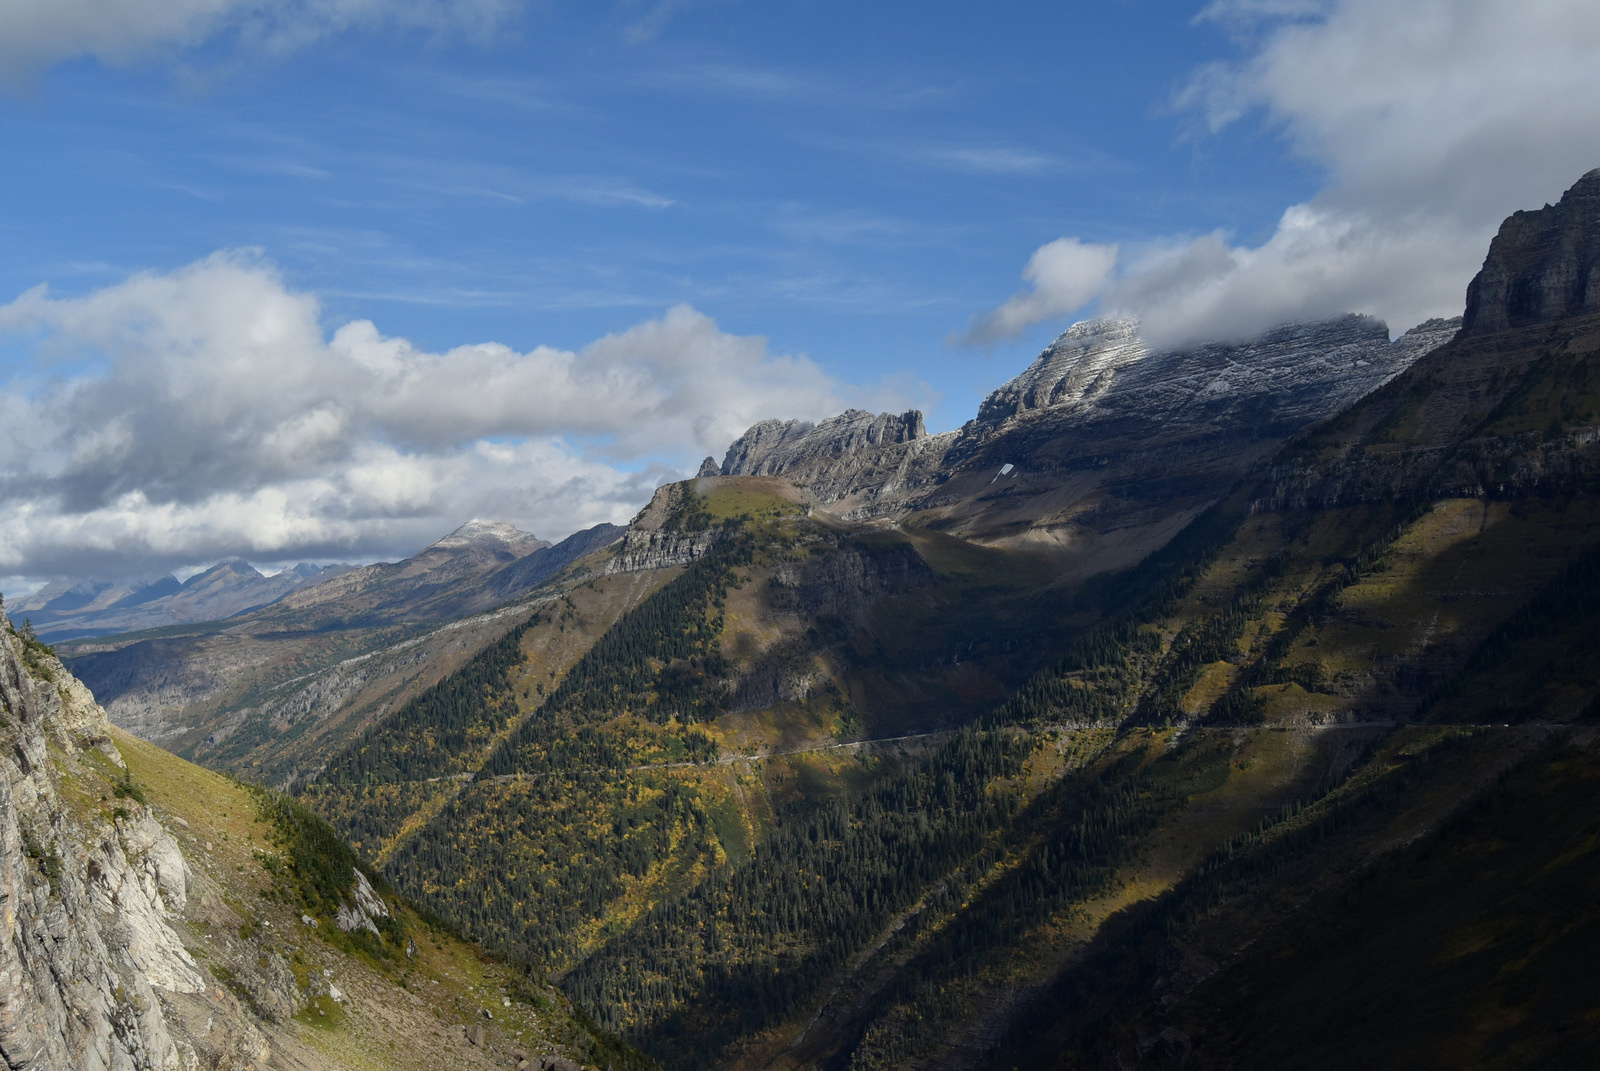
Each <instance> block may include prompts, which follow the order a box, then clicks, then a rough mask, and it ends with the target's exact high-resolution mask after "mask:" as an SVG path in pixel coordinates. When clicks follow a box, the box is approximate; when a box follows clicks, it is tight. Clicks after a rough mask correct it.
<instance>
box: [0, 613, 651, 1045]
mask: <svg viewBox="0 0 1600 1071" xmlns="http://www.w3.org/2000/svg"><path fill="white" fill-rule="evenodd" d="M0 745H3V746H0V1059H3V1060H4V1064H5V1066H6V1067H8V1068H11V1069H14V1071H22V1069H29V1071H46V1069H50V1071H54V1069H66V1068H72V1069H79V1071H136V1069H145V1068H149V1069H161V1071H180V1069H182V1071H188V1069H196V1068H202V1067H204V1068H224V1069H232V1068H239V1069H245V1068H284V1069H296V1071H301V1069H305V1071H309V1069H320V1068H327V1069H332V1068H347V1067H353V1066H361V1067H375V1068H384V1067H392V1068H437V1067H462V1068H466V1067H481V1068H488V1067H500V1068H517V1067H520V1068H523V1069H524V1071H529V1069H534V1068H541V1069H558V1068H576V1067H578V1066H579V1065H580V1063H594V1062H596V1061H599V1062H600V1063H603V1064H607V1065H609V1064H612V1063H615V1062H616V1061H617V1060H618V1059H621V1058H624V1057H625V1055H626V1054H625V1053H623V1052H622V1050H620V1049H619V1050H615V1051H613V1050H608V1049H606V1048H605V1046H604V1045H603V1044H602V1043H600V1042H597V1041H596V1039H595V1038H594V1037H592V1036H591V1035H590V1034H589V1033H588V1032H587V1031H586V1030H584V1029H583V1028H582V1027H580V1026H578V1025H577V1024H576V1023H574V1022H573V1020H572V1017H571V1015H570V1012H569V1011H568V1006H567V1004H566V1002H565V1000H564V999H562V998H561V997H560V996H559V995H557V994H556V993H555V992H554V991H553V990H550V989H548V988H546V987H545V986H544V985H543V984H542V983H540V982H538V981H536V980H534V979H532V978H530V977H529V976H527V975H526V974H523V973H519V972H518V971H516V970H512V969H508V968H504V967H499V966H496V965H494V964H492V963H490V962H488V961H486V960H484V959H483V958H481V957H480V956H479V955H478V954H477V953H476V952H475V951H474V950H473V949H471V948H470V947H469V946H466V945H464V944H462V943H461V942H459V941H457V940H455V939H453V938H450V937H448V936H446V935H444V934H442V933H440V932H438V931H437V930H435V929H433V928H432V927H430V926H429V925H427V924H426V923H424V922H423V921H422V920H421V919H419V918H417V917H416V916H415V914H414V913H412V912H411V911H410V910H409V909H408V908H406V907H405V906H404V905H403V904H402V903H401V902H400V901H398V900H397V899H395V897H394V895H393V892H392V891H391V890H389V889H388V887H387V885H386V884H385V883H383V882H382V879H381V878H378V877H377V875H376V872H370V873H371V875H372V876H371V877H369V876H368V874H369V872H368V870H366V869H365V868H364V864H362V863H360V861H359V860H357V859H356V857H355V856H354V855H353V854H352V853H351V852H350V851H349V849H348V848H346V847H344V846H343V845H342V843H340V842H339V841H338V839H337V837H335V836H334V835H333V834H332V832H331V831H330V830H329V829H328V828H327V827H326V826H325V825H323V824H322V823H321V822H320V821H318V820H317V819H315V818H313V817H312V816H311V815H310V814H309V813H308V812H305V811H304V809H303V808H300V807H298V806H297V805H295V804H293V803H292V802H290V801H287V800H284V799H282V798H280V797H274V796H271V795H270V794H267V793H263V792H260V791H259V790H251V789H248V788H246V787H245V786H243V785H241V784H239V783H238V782H234V781H230V780H228V779H226V778H223V777H220V776H218V775H216V774H212V773H210V772H208V771H205V770H201V769H200V768H198V767H194V766H190V765H189V764H188V763H185V762H182V761H180V760H178V759H175V758H173V757H172V756H171V755H168V754H166V753H165V752H162V751H160V750H159V749H157V748H155V747H153V746H151V745H148V744H145V743H143V742H142V741H138V740H135V739H134V738H132V737H129V736H127V735H126V734H122V733H121V732H120V731H119V730H116V729H114V728H113V727H112V726H111V725H110V723H109V722H108V721H107V720H106V716H105V713H104V711H102V710H101V708H100V707H99V706H98V705H97V704H96V703H95V701H94V698H93V696H91V695H90V694H89V692H88V690H87V689H86V688H85V687H84V686H83V685H82V684H80V683H79V682H78V681H77V680H76V679H75V678H74V677H73V676H72V675H71V674H70V673H68V672H67V671H66V669H65V668H64V667H63V666H62V664H61V663H60V661H58V660H57V659H56V658H55V656H54V654H53V653H52V652H51V650H50V649H49V648H48V647H46V646H45V645H43V644H42V643H40V642H39V641H38V640H37V639H35V638H34V637H33V636H32V634H31V632H30V631H28V630H26V629H25V630H23V631H21V632H19V631H18V630H16V629H15V628H13V627H12V625H11V623H10V621H9V620H8V619H7V618H5V616H4V615H3V614H0Z"/></svg>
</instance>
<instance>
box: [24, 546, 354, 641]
mask: <svg viewBox="0 0 1600 1071" xmlns="http://www.w3.org/2000/svg"><path fill="white" fill-rule="evenodd" d="M351 568H353V566H349V565H327V566H316V565H308V564H306V563H304V562H302V563H301V564H299V565H296V566H295V567H294V568H292V569H285V570H283V571H282V572H280V573H274V574H273V575H271V576H264V575H262V573H261V572H259V571H258V570H257V569H255V568H254V567H252V566H251V565H250V564H249V563H248V562H245V561H242V560H240V559H238V558H233V559H229V560H227V561H222V562H218V563H217V564H216V565H213V566H212V567H211V568H209V569H207V570H205V571H204V572H200V573H196V574H195V575H194V576H191V577H190V578H189V579H188V580H185V581H183V582H182V583H179V582H178V579H177V578H176V577H173V576H164V577H161V578H160V579H157V580H148V581H133V582H127V581H124V582H113V581H107V580H79V581H57V582H55V583H51V584H47V585H45V586H44V587H43V588H40V589H39V590H38V591H36V592H34V593H33V594H32V595H30V596H28V597H27V598H25V599H19V600H17V601H16V602H14V603H10V604H8V606H7V609H8V610H9V611H10V612H11V613H12V614H13V615H14V616H15V617H16V618H17V619H18V620H19V621H20V620H22V619H24V618H26V619H27V620H29V621H31V622H32V623H33V627H34V630H35V631H36V632H37V633H38V634H39V635H40V636H41V637H43V638H45V639H48V640H67V639H75V638H78V637H82V636H100V635H104V634H107V633H113V632H133V631H136V630H139V629H150V628H161V627H164V626H167V625H182V624H191V623H193V622H196V621H214V620H217V619H218V618H224V617H232V616H233V615H234V614H237V613H243V612H244V611H246V610H253V609H255V608H257V607H259V606H265V605H267V604H268V603H272V602H276V601H277V600H278V599H281V598H283V597H284V596H285V595H287V594H289V593H290V592H291V591H299V590H300V589H301V588H304V587H309V586H311V585H313V584H320V583H322V582H323V581H324V580H328V579H330V578H331V577H335V576H338V575H339V574H340V573H343V572H346V571H348V570H350V569H351Z"/></svg>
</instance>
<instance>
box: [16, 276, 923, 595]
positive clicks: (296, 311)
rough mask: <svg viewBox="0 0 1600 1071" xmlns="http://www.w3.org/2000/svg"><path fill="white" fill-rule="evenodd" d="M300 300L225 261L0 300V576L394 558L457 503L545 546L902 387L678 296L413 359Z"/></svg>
mask: <svg viewBox="0 0 1600 1071" xmlns="http://www.w3.org/2000/svg"><path fill="white" fill-rule="evenodd" d="M320 314H321V309H320V307H319V304H318V302H317V300H316V298H315V296H314V295H311V294H306V293H298V292H295V291H293V290H291V289H289V288H288V287H286V286H285V285H284V282H283V280H282V279H281V278H280V277H279V276H278V274H277V273H276V271H275V270H274V269H273V267H272V266H271V265H270V264H268V263H266V262H264V261H263V260H262V259H260V258H259V257H258V256H256V255H253V254H249V253H238V252H225V253H218V254H215V255H213V256H211V257H209V258H207V259H205V260H203V261H200V262H198V263H195V264H192V265H189V266H188V267H185V268H183V269H181V270H178V271H174V272H171V273H167V274H157V273H146V274H141V275H137V276H135V277H133V278H130V279H128V280H126V281H124V282H122V283H119V284H117V285H114V286H111V287H108V288H106V289H104V290H100V291H98V292H95V293H92V294H89V295H87V296H85V297H73V298H57V297H53V296H52V295H51V294H50V293H49V291H48V290H46V289H45V288H43V287H40V288H37V289H34V290H31V291H29V292H27V293H25V294H23V295H22V296H21V297H19V298H17V299H16V300H15V301H13V302H12V303H11V304H9V305H6V306H3V307H0V341H3V342H5V343H6V344H7V345H8V346H10V347H12V348H15V347H17V346H19V345H21V346H25V347H31V352H33V353H34V354H35V360H34V362H33V363H32V364H31V365H30V366H29V367H28V368H27V369H26V370H25V371H24V372H23V373H22V374H20V375H18V376H15V377H14V378H13V379H12V380H11V381H9V382H8V383H6V384H5V385H4V386H3V387H0V573H13V574H19V575H45V574H49V575H63V574H79V575H82V574H99V575H116V574H120V573H133V572H149V571H150V570H151V569H154V568H169V567H173V566H178V565H183V564H186V563H192V562H198V561H206V560H215V559H216V558H219V557H224V556H228V555H233V554H240V555H244V556H246V557H249V558H251V559H253V560H257V561H282V560H287V559H291V558H295V557H304V558H332V557H360V558H372V557H392V556H397V555H400V554H405V553H410V552H412V551H414V550H416V549H417V548H419V547H420V546H422V545H423V544H425V543H426V542H428V541H430V540H432V539H434V538H437V537H438V536H439V535H442V534H443V533H444V532H446V531H448V530H449V529H450V528H453V527H454V526H455V525H456V524H459V523H460V522H461V521H463V520H466V519H467V518H469V517H474V516H482V517H496V518H503V519H506V520H510V521H512V522H514V523H517V524H519V525H521V526H523V527H525V528H528V529H530V530H533V531H536V532H538V533H539V534H540V535H544V536H547V537H559V536H561V535H565V534H566V533H568V532H571V531H573V530H575V529H577V528H579V527H583V526H587V525H591V524H595V523H598V522H600V521H606V520H609V521H623V520H626V518H627V517H628V516H629V515H630V514H631V513H632V512H633V511H634V510H635V509H637V508H638V506H639V505H640V504H641V503H642V502H643V501H644V500H645V499H646V498H648V496H649V494H650V492H651V491H652V490H653V489H654V487H655V486H657V485H658V484H659V483H661V482H663V481H665V480H667V479H673V478H677V477H678V476H680V475H681V474H683V473H684V472H685V471H686V470H690V469H692V468H693V467H694V466H695V465H696V464H697V463H698V461H699V459H700V458H701V457H703V456H705V455H706V454H717V455H719V456H720V454H721V453H722V451H723V450H724V449H726V447H727V445H728V443H729V442H730V441H731V440H732V439H733V438H734V437H736V436H737V435H738V434H740V433H741V432H742V431H743V430H744V429H745V428H746V427H748V426H749V425H750V424H752V423H754V422H755V421H756V420H759V419H763V418H766V417H771V416H798V417H808V418H817V417H822V416H825V415H829V414H831V413H835V412H838V411H839V410H840V409H842V408H844V407H845V406H846V405H848V404H851V403H853V402H859V403H865V404H884V405H904V404H905V403H906V401H907V399H906V397H905V396H904V393H903V392H900V391H894V390H889V389H884V390H880V391H879V392H877V394H876V395H873V394H870V393H869V394H863V393H862V392H859V391H855V390H852V389H849V388H846V387H843V386H841V385H840V384H838V383H837V382H835V381H834V380H833V379H832V378H831V377H829V376H828V375H827V374H826V373H825V372H823V371H822V370H821V369H820V368H819V367H818V366H817V365H815V364H814V363H813V362H811V361H809V360H808V359H806V358H804V357H794V356H783V355H777V354H772V353H770V352H768V349H767V346H766V342H765V340H763V339H761V338H757V337H751V336H736V335H731V334H728V333H726V332H724V331H722V330H720V329H719V328H718V327H717V325H716V323H715V322H714V321H712V320H711V319H710V318H709V317H707V316H705V315H704V314H702V313H700V312H697V311H696V310H694V309H692V308H690V307H688V306H678V307H676V308H673V309H671V310H669V311H667V312H666V313H665V314H664V315H663V316H661V317H660V318H658V319H654V320H650V321H648V322H646V323H642V324H639V325H637V326H635V327H632V328H629V329H628V330H626V331H623V332H620V333H617V334H612V335H607V336H606V337H604V338H601V339H598V340H596V341H594V342H592V343H590V344H589V345H587V346H585V347H583V348H582V349H579V350H576V351H573V350H565V349H559V348H555V347H549V346H540V347H537V348H535V349H533V350H530V351H527V352H519V351H517V350H514V349H511V348H510V347H507V346H503V345H500V344H497V343H483V344H478V345H469V346H460V347H457V348H455V349H452V350H450V351H448V352H446V353H430V352H427V351H425V350H422V349H419V348H418V347H416V346H414V345H412V344H411V343H410V342H408V341H407V340H405V339H403V338H392V337H387V336H385V335H383V334H382V333H381V332H380V331H379V330H378V328H377V327H376V326H375V325H374V324H372V323H370V322H368V321H365V320H358V321H354V322H351V323H347V324H344V325H343V326H341V327H339V328H338V329H337V330H335V331H333V333H332V334H331V336H330V335H328V334H327V333H325V331H324V329H323V327H322V326H321V323H320V321H319V317H320Z"/></svg>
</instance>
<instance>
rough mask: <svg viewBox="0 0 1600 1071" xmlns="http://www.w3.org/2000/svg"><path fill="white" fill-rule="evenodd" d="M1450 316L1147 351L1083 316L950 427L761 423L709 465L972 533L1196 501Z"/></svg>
mask: <svg viewBox="0 0 1600 1071" xmlns="http://www.w3.org/2000/svg"><path fill="white" fill-rule="evenodd" d="M1458 326H1459V325H1458V322H1457V321H1451V320H1430V321H1429V322H1428V323H1425V324H1422V325H1420V326H1419V327H1417V328H1414V329H1413V330H1411V331H1409V332H1407V333H1406V334H1405V335H1402V336H1401V337H1400V338H1399V339H1396V340H1394V341H1392V342H1391V341H1390V339H1389V333H1388V329H1387V328H1386V327H1385V326H1384V325H1383V324H1382V323H1381V322H1379V321H1376V320H1373V319H1370V318H1368V317H1362V316H1344V317H1339V318H1337V319H1334V320H1327V321H1319V322H1313V323H1297V324H1289V325H1285V326H1283V327H1280V328H1277V329H1275V330H1273V331H1269V332H1267V333H1265V334H1263V335H1262V336H1260V337H1259V338H1256V339H1253V340H1251V341H1248V342H1244V343H1238V344H1231V343H1210V344H1205V345H1199V346H1190V347H1185V348H1183V349H1177V350H1164V351H1151V350H1149V349H1148V348H1147V347H1146V346H1145V344H1144V342H1143V341H1142V340H1141V339H1140V337H1139V334H1138V328H1137V325H1136V324H1135V323H1133V322H1132V321H1128V320H1095V321H1088V322H1085V323H1080V324H1075V325H1073V326H1072V327H1071V328H1070V329H1068V330H1067V331H1065V332H1064V333H1062V335H1061V336H1060V337H1059V338H1057V339H1056V340H1055V341H1054V342H1053V343H1052V344H1051V345H1050V346H1049V348H1047V349H1046V350H1045V351H1044V352H1043V353H1041V354H1040V355H1039V357H1038V358H1037V359H1036V360H1035V361H1034V362H1033V363H1032V364H1031V365H1030V366H1029V367H1028V368H1027V369H1026V370H1024V371H1023V372H1022V374H1021V375H1019V376H1017V377H1016V378H1014V379H1012V380H1011V381H1009V382H1007V383H1005V384H1004V385H1002V386H1001V387H999V388H998V389H997V390H995V391H994V392H993V393H991V394H990V395H989V396H988V397H987V398H986V399H984V402H983V404H982V405H981V406H980V408H979V410H978V415H977V417H976V418H975V419H974V420H971V421H969V422H968V423H967V424H966V425H964V426H963V427H962V428H961V429H960V430H959V431H957V432H950V433H945V434H943V435H931V436H930V435H927V434H926V432H925V429H924V428H923V425H922V420H921V415H920V414H917V413H907V414H904V415H902V416H898V417H896V416H893V415H891V414H879V415H878V416H873V415H872V414H868V413H863V412H860V411H858V410H852V411H850V412H847V413H845V414H843V415H841V416H839V417H835V418H834V419H832V420H827V421H823V422H821V423H820V424H816V425H811V424H807V423H802V422H798V421H764V422H762V423H760V424H757V425H755V426H754V427H752V428H751V429H750V430H749V431H748V432H746V433H745V434H744V435H743V436H741V437H740V438H739V439H738V440H737V441H736V442H735V443H734V444H733V446H732V447H730V449H729V451H728V456H727V458H726V460H725V461H724V462H723V471H724V472H725V473H729V474H737V473H746V472H749V473H763V474H770V475H779V476H783V477H785V478H787V479H789V480H791V481H793V482H794V483H796V484H798V485H800V486H802V487H804V488H806V489H807V490H808V491H809V492H811V493H812V494H813V495H815V496H816V499H817V500H818V502H819V503H821V504H822V505H824V506H825V507H827V508H828V509H830V510H831V511H833V512H835V513H837V514H839V515H840V516H842V517H844V518H846V519H849V520H867V519H872V518H891V519H893V518H898V517H900V516H903V515H905V514H907V513H910V512H912V511H932V512H933V513H934V514H935V518H934V519H935V520H936V522H937V523H939V524H941V525H942V526H945V527H948V528H951V529H952V530H955V531H958V532H960V533H961V534H966V535H969V536H973V537H977V538H982V539H1002V540H1003V539H1008V538H1013V537H1015V536H1017V535H1019V534H1023V533H1029V532H1032V533H1035V534H1037V533H1038V532H1039V531H1041V530H1048V529H1050V528H1051V527H1052V526H1055V527H1058V528H1059V527H1060V526H1061V525H1064V524H1069V523H1070V524H1074V525H1079V526H1081V525H1083V524H1090V525H1098V526H1099V527H1101V528H1111V527H1117V526H1124V527H1125V526H1126V525H1127V524H1128V523H1129V521H1130V520H1131V521H1134V522H1136V523H1146V522H1147V520H1148V518H1149V517H1157V516H1158V515H1164V516H1169V517H1170V516H1176V515H1178V514H1181V513H1182V512H1184V511H1186V510H1193V509H1196V508H1200V507H1202V506H1203V505H1204V503H1205V502H1207V501H1209V500H1211V499H1212V498H1214V497H1215V496H1216V495H1218V494H1220V493H1221V492H1222V490H1223V489H1224V488H1225V487H1226V486H1228V485H1229V484H1231V483H1232V482H1233V480H1235V479H1237V478H1238V477H1239V476H1240V475H1242V473H1243V471H1244V470H1245V468H1246V467H1248V466H1249V465H1250V464H1252V463H1254V462H1255V461H1256V460H1258V459H1260V458H1261V457H1262V456H1264V455H1265V454H1266V453H1267V452H1268V451H1270V450H1271V449H1272V448H1274V447H1275V446H1276V445H1277V444H1278V443H1281V442H1282V441H1283V440H1284V439H1285V438H1287V437H1288V436H1290V435H1292V434H1294V433H1296V432H1297V431H1299V430H1301V429H1303V428H1305V427H1307V426H1309V425H1311V424H1313V423H1315V422H1317V421H1318V420H1321V419H1323V418H1325V417H1327V416H1329V415H1331V414H1333V413H1335V412H1337V411H1338V410H1340V409H1342V408H1344V407H1345V406H1347V405H1349V404H1350V403H1352V402H1354V401H1355V400H1356V399H1358V398H1360V397H1362V396H1364V395H1365V394H1367V393H1369V392H1371V391H1372V390H1373V389H1375V388H1377V387H1379V386H1381V385H1382V384H1383V383H1385V382H1387V381H1388V380H1390V379H1392V378H1393V377H1394V376H1395V375H1397V374H1398V373H1399V372H1401V371H1402V370H1404V369H1405V368H1407V367H1408V366H1409V365H1410V364H1411V363H1412V362H1413V361H1415V360H1416V359H1417V358H1418V357H1420V356H1421V355H1422V354H1423V353H1426V352H1428V351H1430V350H1432V349H1434V348H1436V347H1437V346H1439V345H1442V344H1443V343H1444V342H1446V341H1448V340H1449V339H1450V338H1451V337H1452V336H1453V335H1454V334H1455V332H1456V330H1457V328H1458ZM1108 487H1114V488H1115V491H1114V492H1113V493H1110V494H1108V493H1107V488H1108ZM1141 518H1145V519H1144V520H1141Z"/></svg>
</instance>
